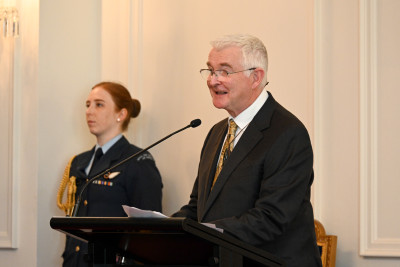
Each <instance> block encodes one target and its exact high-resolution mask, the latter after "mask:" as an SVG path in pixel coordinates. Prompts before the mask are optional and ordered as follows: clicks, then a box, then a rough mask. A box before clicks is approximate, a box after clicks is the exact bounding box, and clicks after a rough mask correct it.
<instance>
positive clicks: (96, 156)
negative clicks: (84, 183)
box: [89, 147, 103, 176]
mask: <svg viewBox="0 0 400 267" xmlns="http://www.w3.org/2000/svg"><path fill="white" fill-rule="evenodd" d="M102 156H103V150H102V149H101V147H99V148H98V149H97V150H96V152H95V154H94V158H93V162H92V167H91V168H90V172H89V176H90V175H91V174H92V171H93V169H94V166H96V164H97V163H98V162H99V160H100V158H101V157H102Z"/></svg>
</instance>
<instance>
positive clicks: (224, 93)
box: [215, 91, 228, 95]
mask: <svg viewBox="0 0 400 267" xmlns="http://www.w3.org/2000/svg"><path fill="white" fill-rule="evenodd" d="M227 93H228V92H223V91H217V92H215V94H216V95H226V94H227Z"/></svg>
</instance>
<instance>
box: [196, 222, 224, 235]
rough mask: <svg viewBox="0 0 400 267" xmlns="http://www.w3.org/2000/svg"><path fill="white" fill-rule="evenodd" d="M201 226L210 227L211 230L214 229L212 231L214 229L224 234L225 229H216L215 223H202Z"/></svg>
mask: <svg viewBox="0 0 400 267" xmlns="http://www.w3.org/2000/svg"><path fill="white" fill-rule="evenodd" d="M201 224H202V225H205V226H207V227H210V228H212V229H214V230H217V231H218V232H220V233H223V232H224V229H222V228H218V227H216V226H215V224H213V223H201Z"/></svg>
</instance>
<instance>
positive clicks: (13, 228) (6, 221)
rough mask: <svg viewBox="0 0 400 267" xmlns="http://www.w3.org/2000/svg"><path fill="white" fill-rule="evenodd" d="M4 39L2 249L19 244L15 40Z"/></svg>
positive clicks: (1, 86) (1, 66) (0, 67)
mask: <svg viewBox="0 0 400 267" xmlns="http://www.w3.org/2000/svg"><path fill="white" fill-rule="evenodd" d="M0 38H1V40H0V41H1V42H2V44H1V48H2V49H1V50H0V58H1V59H2V60H1V61H0V73H1V82H0V90H1V92H0V95H1V113H2V114H1V117H0V122H1V125H2V131H3V132H2V134H1V140H0V142H1V147H2V151H1V155H0V159H1V166H2V175H1V177H0V184H1V188H0V195H2V199H3V200H5V201H3V202H2V203H0V212H1V214H2V215H1V217H2V219H1V221H0V248H16V247H17V197H16V196H17V186H16V185H17V183H16V173H17V172H16V167H15V166H16V164H15V163H16V161H17V158H16V154H17V153H16V151H15V148H16V143H15V141H16V138H14V136H15V133H16V132H17V131H15V129H14V128H15V125H16V124H15V123H14V114H15V113H14V111H15V104H14V102H15V101H14V95H13V94H14V88H15V87H14V39H10V38H4V37H3V36H1V37H0Z"/></svg>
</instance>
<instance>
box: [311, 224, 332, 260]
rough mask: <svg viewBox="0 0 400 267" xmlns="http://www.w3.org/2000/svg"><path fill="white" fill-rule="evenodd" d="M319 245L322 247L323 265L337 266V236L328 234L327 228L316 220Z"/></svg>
mask: <svg viewBox="0 0 400 267" xmlns="http://www.w3.org/2000/svg"><path fill="white" fill-rule="evenodd" d="M314 226H315V234H316V236H317V245H318V247H319V249H320V253H321V260H322V266H323V267H335V263H336V246H337V236H335V235H327V234H326V232H325V228H324V226H323V225H322V223H320V222H319V221H318V220H314Z"/></svg>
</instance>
